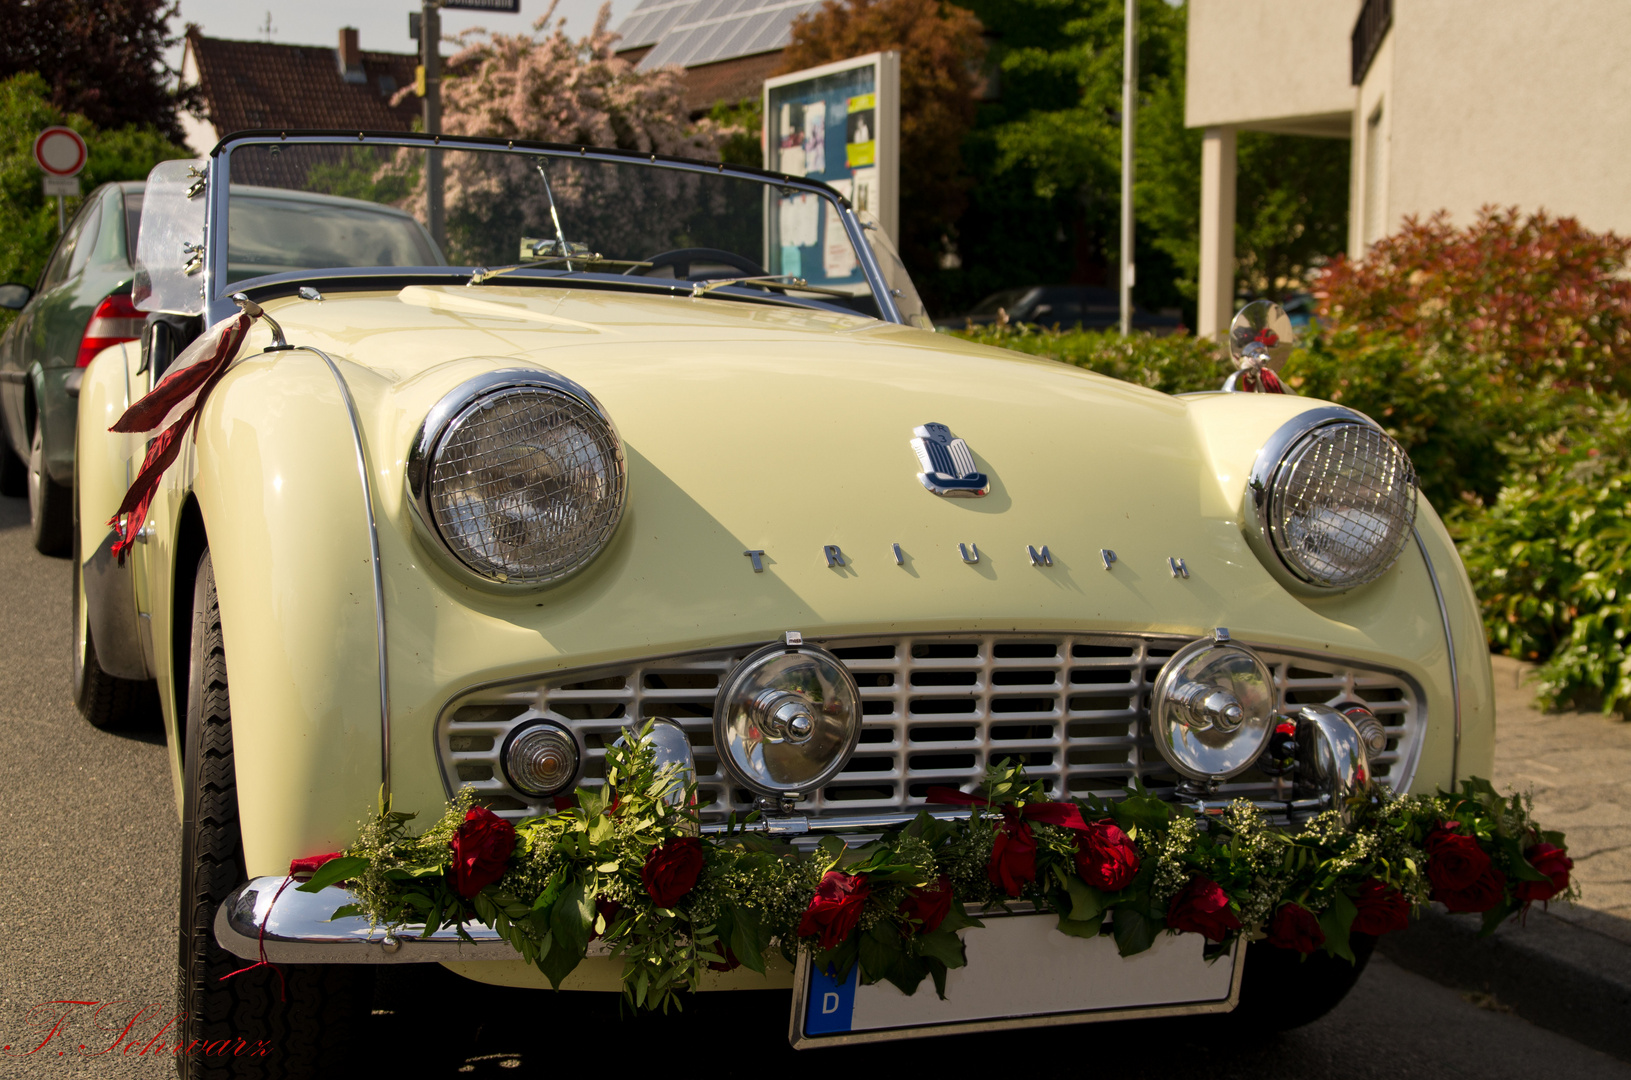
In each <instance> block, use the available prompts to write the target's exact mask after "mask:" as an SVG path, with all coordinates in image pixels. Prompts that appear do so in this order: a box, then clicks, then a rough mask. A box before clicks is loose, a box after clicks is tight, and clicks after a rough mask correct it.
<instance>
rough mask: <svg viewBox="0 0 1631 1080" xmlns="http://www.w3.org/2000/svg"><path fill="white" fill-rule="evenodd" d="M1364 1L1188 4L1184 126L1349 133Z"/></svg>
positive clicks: (1195, 0) (1212, 0) (1192, 0)
mask: <svg viewBox="0 0 1631 1080" xmlns="http://www.w3.org/2000/svg"><path fill="white" fill-rule="evenodd" d="M1359 6H1360V0H1189V33H1188V38H1189V49H1188V63H1187V68H1186V79H1187V82H1186V88H1185V100H1184V122H1185V123H1186V124H1188V125H1189V126H1190V127H1216V126H1229V127H1248V128H1252V129H1254V130H1259V131H1284V132H1287V133H1290V134H1318V135H1331V136H1336V137H1338V138H1343V137H1346V136H1347V134H1348V126H1349V120H1348V118H1349V114H1350V113H1352V111H1353V102H1354V90H1353V86H1352V84H1351V82H1350V71H1349V67H1350V61H1349V56H1350V47H1349V35H1350V34H1351V33H1352V32H1353V24H1354V19H1355V18H1356V17H1357V15H1358V12H1359Z"/></svg>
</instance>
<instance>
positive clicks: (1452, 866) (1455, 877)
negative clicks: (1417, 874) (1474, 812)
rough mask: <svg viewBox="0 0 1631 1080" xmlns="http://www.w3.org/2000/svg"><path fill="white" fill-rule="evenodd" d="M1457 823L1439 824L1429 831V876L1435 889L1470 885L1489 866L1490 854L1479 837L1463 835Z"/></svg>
mask: <svg viewBox="0 0 1631 1080" xmlns="http://www.w3.org/2000/svg"><path fill="white" fill-rule="evenodd" d="M1458 828H1460V826H1458V825H1454V824H1452V825H1438V826H1435V827H1434V828H1433V831H1432V832H1430V833H1428V834H1427V843H1426V848H1427V878H1428V880H1429V881H1431V882H1432V883H1433V888H1434V889H1435V890H1438V889H1443V890H1446V891H1450V892H1454V891H1459V890H1461V889H1467V888H1471V887H1472V885H1473V884H1474V883H1475V882H1477V881H1478V879H1479V878H1481V877H1483V876H1484V872H1485V871H1486V870H1488V869H1489V855H1488V854H1486V853H1485V852H1484V849H1483V848H1481V847H1479V846H1478V841H1477V839H1476V838H1474V837H1471V836H1463V835H1461V834H1460V833H1459V832H1457V831H1456V830H1457V829H1458Z"/></svg>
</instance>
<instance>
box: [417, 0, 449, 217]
mask: <svg viewBox="0 0 1631 1080" xmlns="http://www.w3.org/2000/svg"><path fill="white" fill-rule="evenodd" d="M439 8H440V5H439V4H438V3H437V0H424V7H423V8H422V9H421V11H420V15H419V58H420V63H422V64H424V66H425V134H427V135H440V134H441V133H442V78H441V76H442V73H441V61H442V56H441V42H442V13H441V11H440V10H439ZM425 225H426V227H427V228H429V229H430V235H431V237H432V238H433V239H434V240H435V241H436V245H437V247H441V248H445V247H446V242H445V237H444V235H443V233H444V229H443V226H442V152H441V151H440V150H435V149H432V150H430V151H428V152H427V153H426V154H425Z"/></svg>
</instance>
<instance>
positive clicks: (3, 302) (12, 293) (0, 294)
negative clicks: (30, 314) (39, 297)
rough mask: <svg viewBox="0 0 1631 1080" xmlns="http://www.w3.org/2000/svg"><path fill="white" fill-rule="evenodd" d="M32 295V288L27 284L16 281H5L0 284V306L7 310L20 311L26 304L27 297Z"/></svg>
mask: <svg viewBox="0 0 1631 1080" xmlns="http://www.w3.org/2000/svg"><path fill="white" fill-rule="evenodd" d="M33 295H34V290H33V289H30V288H29V287H28V286H27V285H18V284H17V283H16V282H7V283H6V284H4V285H0V308H5V309H7V310H9V311H21V310H22V309H23V308H24V307H25V306H27V304H28V301H29V298H30V297H32V296H33Z"/></svg>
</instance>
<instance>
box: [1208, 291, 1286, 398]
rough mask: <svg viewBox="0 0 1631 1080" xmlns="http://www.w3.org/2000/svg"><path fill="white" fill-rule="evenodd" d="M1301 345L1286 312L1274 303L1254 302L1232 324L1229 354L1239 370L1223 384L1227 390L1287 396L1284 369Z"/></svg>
mask: <svg viewBox="0 0 1631 1080" xmlns="http://www.w3.org/2000/svg"><path fill="white" fill-rule="evenodd" d="M1296 344H1297V332H1296V331H1295V330H1294V329H1292V326H1291V318H1290V316H1288V315H1287V314H1286V309H1285V308H1283V307H1281V306H1280V305H1279V304H1276V303H1274V302H1273V301H1272V300H1253V301H1252V302H1251V303H1249V304H1247V305H1246V306H1245V307H1243V308H1241V309H1240V314H1238V315H1236V316H1235V319H1234V322H1232V323H1230V324H1229V355H1230V356H1231V357H1233V358H1234V362H1235V369H1236V370H1235V371H1234V373H1233V374H1231V375H1230V376H1229V378H1228V379H1226V380H1225V381H1224V383H1223V389H1224V390H1226V391H1247V392H1251V393H1258V394H1283V393H1285V392H1286V389H1285V387H1284V386H1283V385H1282V384H1281V383H1280V375H1279V372H1280V369H1281V368H1282V367H1284V366H1285V363H1286V358H1287V357H1289V356H1290V355H1291V350H1292V347H1293V346H1295V345H1296Z"/></svg>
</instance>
